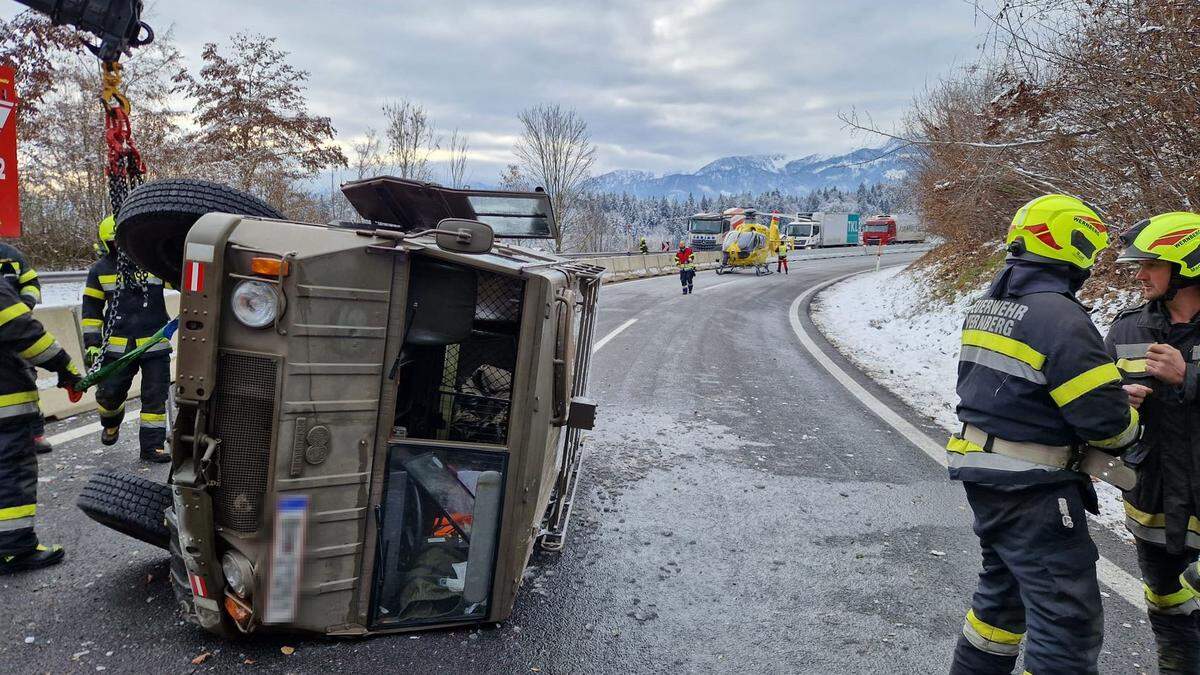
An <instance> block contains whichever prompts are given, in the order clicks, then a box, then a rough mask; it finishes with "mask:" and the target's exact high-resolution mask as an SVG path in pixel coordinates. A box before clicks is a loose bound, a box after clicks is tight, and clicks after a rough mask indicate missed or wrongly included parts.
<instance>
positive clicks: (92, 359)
mask: <svg viewBox="0 0 1200 675" xmlns="http://www.w3.org/2000/svg"><path fill="white" fill-rule="evenodd" d="M115 236H116V226H115V225H114V223H113V218H112V216H109V217H107V218H105V219H104V220H103V221H101V222H100V227H99V242H100V243H99V248H100V250H101V252H102V256H101V258H100V260H98V261H96V262H95V263H94V264H93V265H92V266H91V268H90V269H89V270H88V276H87V284H86V285H85V286H84V288H83V321H82V323H83V346H84V359H85V361H86V362H87V366H88V368H89V369H91V368H92V367H93V366H94V365H95V364H96V362H97V361H99V362H100V363H101V365H102V366H103V365H107V364H109V363H112V362H113V361H116V360H117V359H119V358H121V356H122V355H123V354H124V353H125V352H127V351H130V350H133V349H136V348H137V347H140V346H142V345H143V344H145V343H146V342H147V341H148V340H149V339H150V338H151V336H153V335H154V334H155V332H157V331H158V329H160V328H162V327H163V325H165V324H166V323H167V321H168V319H167V308H166V305H165V303H164V301H163V281H162V280H161V279H159V278H158V277H155V276H154V275H152V274H149V273H145V272H141V273H135V272H132V271H127V272H122V271H121V270H120V269H118V264H117V262H118V261H117V246H116V241H115ZM135 276H144V278H145V280H144V283H143V282H142V281H141V280H140V279H136V278H132V277H135ZM105 327H107V328H108V333H107V334H105V332H104V330H105ZM139 370H140V371H141V373H142V411H141V415H140V423H141V424H140V429H139V431H138V440H139V443H140V446H141V458H142V459H143V460H145V461H148V462H169V461H171V455H170V454H169V453H167V452H166V451H165V450H164V448H165V446H166V435H167V394H168V392H167V388H168V387H169V386H170V380H171V343H170V342H167V341H165V340H164V341H162V342H159V343H158V344H156V345H154V346H153V347H150V348H149V349H148V350H147V351H146V353H145V354H143V355H142V356H141V357H140V358H139V360H138V362H137V364H136V365H135V366H130V367H128V368H126V369H125V370H122V371H120V372H119V373H117V374H116V375H114V376H113V377H111V378H109V379H107V380H104V381H103V382H101V383H99V385H97V387H96V407H97V408H98V410H99V413H100V424H101V426H102V427H103V429H102V430H101V432H100V442H101V443H103V444H104V445H113V444H115V443H116V442H117V439H118V437H119V436H120V431H121V421H122V420H123V419H124V418H125V399H126V398H127V397H128V395H129V387H130V386H131V385H132V384H133V376H134V375H135V374H136V373H137V372H138V371H139Z"/></svg>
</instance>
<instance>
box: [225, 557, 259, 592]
mask: <svg viewBox="0 0 1200 675" xmlns="http://www.w3.org/2000/svg"><path fill="white" fill-rule="evenodd" d="M221 571H222V572H224V573H225V585H226V586H228V587H229V590H231V591H233V592H234V593H236V594H237V596H238V597H239V598H247V597H249V596H250V587H251V586H252V585H253V583H254V568H253V567H252V566H251V565H250V561H249V560H247V559H246V556H244V555H242V554H241V553H238V552H237V551H226V553H225V555H223V556H221Z"/></svg>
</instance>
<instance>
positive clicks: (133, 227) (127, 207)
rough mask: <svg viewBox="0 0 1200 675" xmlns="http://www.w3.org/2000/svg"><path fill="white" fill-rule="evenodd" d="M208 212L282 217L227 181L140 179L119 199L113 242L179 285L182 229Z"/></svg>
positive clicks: (162, 276)
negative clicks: (136, 184) (119, 204)
mask: <svg viewBox="0 0 1200 675" xmlns="http://www.w3.org/2000/svg"><path fill="white" fill-rule="evenodd" d="M214 212H219V213H232V214H235V215H243V216H256V217H260V218H283V217H284V216H283V214H282V213H280V212H279V211H278V210H276V209H275V208H273V207H272V206H271V205H270V204H267V203H266V202H264V201H263V200H261V199H259V198H258V197H255V196H254V195H252V194H249V193H246V192H242V191H241V190H235V189H234V188H231V187H229V186H227V185H222V184H220V183H212V182H209V181H206V180H185V179H182V178H167V179H163V180H156V181H151V182H149V183H146V184H145V185H142V186H140V187H138V188H137V189H135V190H134V191H133V192H130V193H129V196H128V197H126V198H125V202H124V203H123V204H121V211H120V212H119V213H118V214H117V246H118V247H119V248H120V249H121V250H123V251H125V253H126V254H128V255H129V257H130V258H132V259H133V261H134V262H135V263H137V264H138V265H139V266H141V267H142V268H143V269H145V270H147V271H149V272H151V273H152V274H154V275H155V276H157V277H159V278H160V279H163V280H165V281H169V282H171V283H172V284H174V285H175V286H176V287H179V286H181V285H182V276H183V244H184V241H185V240H186V239H187V233H188V230H190V229H191V228H192V225H194V224H195V223H196V221H197V220H199V219H200V216H203V215H204V214H206V213H214Z"/></svg>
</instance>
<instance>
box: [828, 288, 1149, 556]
mask: <svg viewBox="0 0 1200 675" xmlns="http://www.w3.org/2000/svg"><path fill="white" fill-rule="evenodd" d="M930 283H932V282H931V281H930V280H929V274H928V272H925V271H922V270H906V269H903V268H901V267H890V268H887V269H884V270H880V271H878V272H868V273H866V274H859V275H857V276H854V277H851V278H850V279H847V280H846V281H843V282H840V283H837V284H834V285H833V286H831V287H829V288H828V289H826V290H825V291H823V292H821V293H820V294H819V295H818V296H817V298H816V300H815V301H814V302H813V305H812V318H813V322H814V323H816V324H817V327H818V328H820V329H821V332H823V333H824V334H825V337H826V338H828V339H829V341H830V342H832V343H833V344H834V345H835V346H837V348H838V350H839V351H841V352H842V354H844V355H845V356H846V357H847V358H848V359H850V360H851V361H852V362H853V363H854V364H855V365H856V366H858V368H859V369H861V370H862V371H863V372H865V373H867V374H868V375H870V376H871V377H872V378H873V379H874V380H876V381H877V382H879V383H880V384H882V385H883V386H884V387H887V388H888V389H889V390H891V391H892V392H894V393H895V394H896V395H897V396H899V397H900V398H901V399H902V400H903V401H904V402H905V403H907V404H908V405H910V406H911V407H912V408H913V409H914V410H916V411H917V412H919V413H921V414H923V415H926V416H928V417H930V418H931V419H933V420H934V421H935V422H937V423H938V424H939V425H940V426H942V427H943V428H945V429H946V431H947V433H949V432H951V431H957V430H958V428H959V426H960V424H959V422H958V418H957V417H956V416H955V414H954V408H955V406H956V405H958V396H957V395H956V394H955V391H954V386H955V382H956V380H957V377H958V347H959V331H960V329H961V326H962V320H963V315H964V314H965V313H966V310H967V307H969V306H970V304H971V303H972V302H973V301H974V300H975V299H977V298H978V297H979V295H980V294H981V293H982V292H983V290H984V289H983V288H982V287H981V288H979V289H978V290H977V291H976V292H973V293H967V294H964V295H963V296H962V297H960V298H958V299H957V300H956V301H954V302H953V303H936V302H932V301H930V300H929V299H928V292H927V291H928V288H929V285H928V284H930ZM1122 299H1124V298H1122ZM1098 314H1102V315H1103V316H1104V318H1106V319H1108V320H1111V318H1112V316H1113V315H1114V314H1115V311H1112V310H1110V308H1107V307H1105V308H1103V309H1102V311H1100V312H1098ZM1106 329H1107V325H1106V326H1103V327H1102V330H1106ZM935 440H942V439H935ZM1096 491H1097V492H1098V493H1099V495H1100V516H1099V518H1098V521H1099V522H1101V523H1102V524H1104V525H1105V526H1106V527H1108V528H1109V529H1111V530H1113V531H1114V532H1117V533H1118V534H1120V535H1121V536H1122V537H1125V538H1128V537H1129V534H1128V532H1126V530H1125V527H1124V525H1123V523H1124V521H1125V513H1124V509H1123V507H1122V505H1121V493H1120V491H1119V490H1117V489H1116V488H1114V487H1112V486H1110V485H1108V484H1107V483H1097V484H1096Z"/></svg>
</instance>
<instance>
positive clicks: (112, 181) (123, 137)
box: [88, 61, 149, 374]
mask: <svg viewBox="0 0 1200 675" xmlns="http://www.w3.org/2000/svg"><path fill="white" fill-rule="evenodd" d="M100 77H101V81H102V83H103V87H102V89H101V91H100V105H101V106H102V107H103V108H104V143H105V145H106V146H107V148H108V161H107V163H106V164H105V167H104V175H105V176H106V177H107V178H108V200H109V202H110V204H111V205H112V213H113V217H114V218H115V217H116V216H117V213H119V212H120V210H121V205H122V204H124V203H125V198H126V197H128V196H129V193H130V192H132V191H133V189H134V188H136V187H137V186H139V185H141V184H142V183H143V182H144V181H145V175H146V165H145V163H144V162H142V154H141V152H139V151H138V149H137V144H136V143H134V141H133V129H132V127H131V126H130V124H129V99H128V98H126V97H125V94H123V93H122V92H121V64H120V63H119V62H117V61H104V62H102V63H101V65H100ZM126 289H136V290H138V291H139V292H140V293H141V296H142V308H143V309H144V308H146V307H147V306H148V305H149V294H148V290H147V277H146V272H144V271H143V270H141V269H140V268H139V267H138V266H137V265H135V264H134V263H133V261H132V260H130V259H129V257H128V256H126V255H125V252H124V251H122V250H120V249H117V283H116V285H115V287H114V288H113V293H112V299H111V300H109V301H108V303H107V305H108V306H107V308H106V310H107V311H106V312H105V316H104V325H103V327H102V328H101V331H100V358H97V359H96V360H95V361H93V362H92V365H91V366H90V367H89V368H88V374H91V373H93V372H95V371H96V370H99V368H100V366H101V364H102V363H103V360H104V359H103V355H104V354H105V353H106V352H107V351H108V342H109V340H110V339H111V338H112V334H113V329H114V327H115V326H116V324H117V322H118V321H120V320H121V318H122V317H121V316H120V315H118V313H117V312H118V308H119V307H120V306H121V305H120V298H121V292H122V291H123V290H126Z"/></svg>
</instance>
